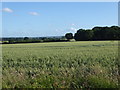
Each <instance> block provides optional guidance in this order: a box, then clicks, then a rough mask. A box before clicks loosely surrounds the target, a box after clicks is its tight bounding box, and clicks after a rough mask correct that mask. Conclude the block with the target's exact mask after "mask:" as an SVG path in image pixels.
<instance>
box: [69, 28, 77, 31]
mask: <svg viewBox="0 0 120 90" xmlns="http://www.w3.org/2000/svg"><path fill="white" fill-rule="evenodd" d="M77 30H78V29H76V28H73V27H71V28H70V29H69V31H71V32H76V31H77Z"/></svg>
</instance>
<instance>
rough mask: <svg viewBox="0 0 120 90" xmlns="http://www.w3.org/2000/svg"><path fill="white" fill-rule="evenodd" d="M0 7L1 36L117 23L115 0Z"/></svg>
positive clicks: (53, 32)
mask: <svg viewBox="0 0 120 90" xmlns="http://www.w3.org/2000/svg"><path fill="white" fill-rule="evenodd" d="M1 11H2V15H3V21H2V24H3V28H2V31H3V37H24V36H29V37H42V36H63V35H64V34H65V33H67V32H72V33H75V32H76V31H77V30H78V29H80V28H84V29H90V28H93V27H94V26H112V25H118V3H117V2H75V3H73V2H71V3H70V2H56V3H55V2H44V3H43V2H18V3H15V2H7V3H5V2H4V3H3V4H2V10H0V13H1Z"/></svg>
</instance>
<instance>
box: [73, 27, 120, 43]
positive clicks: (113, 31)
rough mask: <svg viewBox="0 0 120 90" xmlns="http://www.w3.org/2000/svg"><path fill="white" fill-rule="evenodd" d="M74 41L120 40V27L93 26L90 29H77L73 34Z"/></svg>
mask: <svg viewBox="0 0 120 90" xmlns="http://www.w3.org/2000/svg"><path fill="white" fill-rule="evenodd" d="M74 39H75V40H76V41H82V40H120V27H118V26H111V27H94V28H92V29H91V30H90V29H87V30H85V29H79V30H78V31H77V32H76V33H75V34H74Z"/></svg>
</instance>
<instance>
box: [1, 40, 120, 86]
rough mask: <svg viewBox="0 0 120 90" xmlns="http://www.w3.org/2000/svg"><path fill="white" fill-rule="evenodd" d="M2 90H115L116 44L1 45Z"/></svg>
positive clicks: (116, 71) (111, 42) (108, 42)
mask: <svg viewBox="0 0 120 90" xmlns="http://www.w3.org/2000/svg"><path fill="white" fill-rule="evenodd" d="M2 47H3V82H2V84H3V88H15V87H18V88H19V87H22V88H118V76H119V75H118V66H117V61H118V56H117V55H118V54H117V53H118V42H117V41H81V42H56V43H36V44H35V43H34V44H9V45H3V46H2Z"/></svg>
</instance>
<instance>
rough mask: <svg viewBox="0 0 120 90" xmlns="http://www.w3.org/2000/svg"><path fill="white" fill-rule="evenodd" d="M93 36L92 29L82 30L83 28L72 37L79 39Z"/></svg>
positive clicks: (87, 38)
mask: <svg viewBox="0 0 120 90" xmlns="http://www.w3.org/2000/svg"><path fill="white" fill-rule="evenodd" d="M92 37H93V31H92V30H84V29H79V30H78V31H77V33H75V35H74V39H75V40H76V41H79V40H91V39H92Z"/></svg>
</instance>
